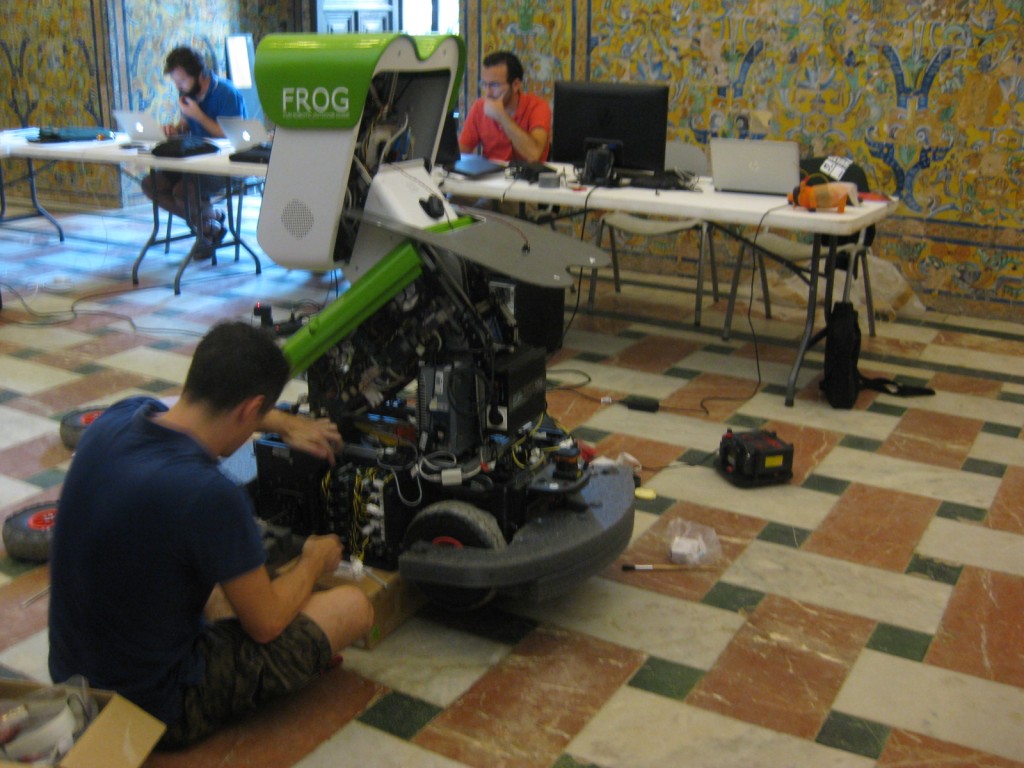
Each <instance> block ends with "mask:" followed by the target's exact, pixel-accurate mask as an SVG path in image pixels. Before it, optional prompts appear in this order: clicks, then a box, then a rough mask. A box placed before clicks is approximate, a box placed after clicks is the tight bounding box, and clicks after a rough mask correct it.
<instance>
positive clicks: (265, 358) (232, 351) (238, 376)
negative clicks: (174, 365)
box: [182, 322, 291, 412]
mask: <svg viewBox="0 0 1024 768" xmlns="http://www.w3.org/2000/svg"><path fill="white" fill-rule="evenodd" d="M290 376H291V370H290V367H289V365H288V360H287V359H286V358H285V356H284V353H283V352H281V350H280V349H279V348H278V346H277V344H276V343H274V338H273V337H272V336H271V335H270V334H268V333H267V332H266V331H263V330H260V329H259V328H256V327H254V326H252V325H249V324H248V323H242V322H226V323H220V324H218V325H215V326H214V327H213V328H212V329H210V331H209V332H208V333H207V334H206V335H205V336H204V337H203V338H202V340H201V341H200V342H199V345H198V346H197V347H196V351H195V353H194V354H193V355H192V363H191V365H189V369H188V374H187V375H186V376H185V386H184V388H183V389H182V397H183V398H184V399H186V400H189V401H192V402H199V403H204V404H205V405H206V406H208V407H209V408H210V409H211V410H213V411H214V412H226V411H230V410H231V409H232V408H234V407H235V406H237V405H238V404H240V403H241V402H242V401H243V400H247V399H248V398H250V397H253V396H255V395H263V397H264V399H265V403H264V410H269V409H270V408H272V407H273V406H274V405H275V404H276V403H277V399H278V398H279V397H280V396H281V392H282V390H283V389H284V385H285V384H287V383H288V379H289V377H290Z"/></svg>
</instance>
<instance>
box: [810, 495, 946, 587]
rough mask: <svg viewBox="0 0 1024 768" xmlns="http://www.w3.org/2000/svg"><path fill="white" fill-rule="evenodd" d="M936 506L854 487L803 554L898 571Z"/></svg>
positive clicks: (903, 567)
mask: <svg viewBox="0 0 1024 768" xmlns="http://www.w3.org/2000/svg"><path fill="white" fill-rule="evenodd" d="M938 506H939V502H938V501H936V500H934V499H928V498H925V497H923V496H916V495H913V494H906V493H900V492H898V491H892V490H889V489H883V488H875V487H872V486H867V485H861V484H859V483H854V484H853V485H851V486H850V487H849V488H848V489H847V491H846V492H845V493H844V494H843V495H842V497H840V499H839V501H837V502H836V504H835V506H834V507H833V508H832V510H831V511H830V512H829V514H828V516H826V518H825V519H824V520H823V521H822V522H821V524H820V525H819V526H818V527H817V528H816V529H815V530H814V532H813V533H811V535H810V538H808V539H807V541H806V542H805V543H804V545H803V550H804V551H806V552H815V553H817V554H819V555H825V556H827V557H836V558H839V559H841V560H847V561H849V562H852V563H859V564H861V565H869V566H872V567H875V568H884V569H885V570H888V571H897V572H899V573H902V572H903V571H905V570H906V568H907V565H908V564H909V563H910V559H911V557H913V554H914V551H915V550H916V549H917V544H918V542H920V540H921V536H923V535H924V532H925V529H927V527H928V523H929V522H931V520H932V518H933V517H934V516H935V512H936V510H937V509H938Z"/></svg>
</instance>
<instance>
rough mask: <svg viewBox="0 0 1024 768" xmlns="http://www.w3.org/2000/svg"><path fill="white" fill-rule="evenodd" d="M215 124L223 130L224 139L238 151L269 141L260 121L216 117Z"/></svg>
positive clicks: (244, 118) (268, 135)
mask: <svg viewBox="0 0 1024 768" xmlns="http://www.w3.org/2000/svg"><path fill="white" fill-rule="evenodd" d="M217 122H218V123H219V124H220V127H221V128H223V129H224V137H225V138H226V139H227V140H228V141H230V142H231V146H233V147H234V148H235V149H236V150H238V151H241V150H243V149H249V148H250V147H254V146H256V145H257V144H264V143H266V142H268V141H270V134H268V133H267V129H266V127H265V126H264V125H263V121H262V120H254V119H252V118H248V117H218V118H217Z"/></svg>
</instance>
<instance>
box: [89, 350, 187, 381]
mask: <svg viewBox="0 0 1024 768" xmlns="http://www.w3.org/2000/svg"><path fill="white" fill-rule="evenodd" d="M191 362H192V359H191V358H190V357H189V356H188V355H187V354H181V353H178V352H164V351H162V350H159V349H152V348H149V347H147V348H143V349H130V350H125V351H124V352H118V353H116V354H113V355H110V356H108V357H103V358H100V359H99V360H97V361H96V363H97V364H98V365H104V366H106V367H108V368H117V369H119V370H122V371H131V372H132V373H138V374H140V375H143V376H147V377H149V378H157V379H163V380H164V381H173V382H184V381H185V374H186V373H188V366H189V364H190V363H191Z"/></svg>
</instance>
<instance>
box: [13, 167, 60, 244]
mask: <svg viewBox="0 0 1024 768" xmlns="http://www.w3.org/2000/svg"><path fill="white" fill-rule="evenodd" d="M25 162H26V163H28V175H27V176H26V178H27V179H28V190H29V195H31V197H32V207H33V208H35V211H36V212H35V213H30V214H27V215H25V216H14V217H12V218H10V219H8V218H7V191H6V186H7V185H6V180H5V178H4V170H3V165H2V164H0V221H18V220H19V219H25V218H28V217H30V216H42V217H43V218H45V219H46V220H47V221H49V222H50V223H51V224H53V226H54V229H56V230H57V235H58V236H59V237H60V241H61V242H62V243H63V242H64V230H63V229H62V228H61V226H60V224H59V223H57V220H56V219H55V218H53V216H51V215H50V212H49V211H48V210H46V209H45V208H43V206H42V205H40V203H39V195H38V194H37V193H36V171H35V166H34V165H33V164H32V160H31V159H29V158H26V160H25Z"/></svg>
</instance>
